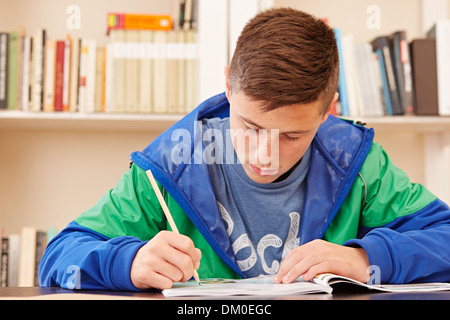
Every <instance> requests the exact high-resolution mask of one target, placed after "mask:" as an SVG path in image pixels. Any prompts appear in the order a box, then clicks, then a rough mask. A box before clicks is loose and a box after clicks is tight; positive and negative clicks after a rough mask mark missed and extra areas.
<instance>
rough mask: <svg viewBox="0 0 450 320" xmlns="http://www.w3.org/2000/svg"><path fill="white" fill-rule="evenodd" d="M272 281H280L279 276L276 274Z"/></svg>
mask: <svg viewBox="0 0 450 320" xmlns="http://www.w3.org/2000/svg"><path fill="white" fill-rule="evenodd" d="M273 282H275V283H279V282H280V278H279V277H278V275H276V276H275V277H274V278H273Z"/></svg>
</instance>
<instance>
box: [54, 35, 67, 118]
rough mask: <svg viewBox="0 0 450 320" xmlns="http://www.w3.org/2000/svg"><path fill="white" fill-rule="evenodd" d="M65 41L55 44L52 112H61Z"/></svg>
mask: <svg viewBox="0 0 450 320" xmlns="http://www.w3.org/2000/svg"><path fill="white" fill-rule="evenodd" d="M65 46H66V44H65V41H57V42H56V54H55V102H54V110H55V111H63V91H64V51H65Z"/></svg>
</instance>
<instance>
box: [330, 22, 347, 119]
mask: <svg viewBox="0 0 450 320" xmlns="http://www.w3.org/2000/svg"><path fill="white" fill-rule="evenodd" d="M334 34H335V37H336V44H337V47H338V52H339V71H340V72H339V83H338V92H339V102H340V105H341V108H340V109H341V112H340V114H341V115H343V116H349V115H350V110H349V108H348V94H347V80H346V78H345V71H344V70H345V67H344V55H343V52H342V50H343V48H342V32H341V29H339V28H335V29H334Z"/></svg>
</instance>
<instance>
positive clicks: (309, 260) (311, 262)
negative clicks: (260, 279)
mask: <svg viewBox="0 0 450 320" xmlns="http://www.w3.org/2000/svg"><path fill="white" fill-rule="evenodd" d="M317 263H319V261H318V260H317V258H316V257H315V256H311V255H310V256H306V257H304V258H303V259H302V260H300V261H299V262H298V263H297V264H295V265H294V266H293V267H292V268H291V270H289V271H288V272H287V273H286V275H285V276H284V277H283V278H282V279H281V281H282V282H283V283H292V282H293V281H294V280H296V279H297V278H299V277H300V276H303V275H304V273H305V272H306V271H308V270H309V269H311V268H312V267H313V266H315V265H316V264H317ZM303 279H304V280H306V279H305V278H304V277H303Z"/></svg>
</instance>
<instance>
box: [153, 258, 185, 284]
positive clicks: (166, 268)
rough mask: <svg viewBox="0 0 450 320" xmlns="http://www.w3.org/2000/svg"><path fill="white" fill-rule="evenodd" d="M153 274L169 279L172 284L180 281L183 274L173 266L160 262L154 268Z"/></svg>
mask: <svg viewBox="0 0 450 320" xmlns="http://www.w3.org/2000/svg"><path fill="white" fill-rule="evenodd" d="M153 268H154V272H156V273H158V274H160V275H162V276H164V277H166V278H168V279H170V280H171V281H172V282H179V281H182V279H183V277H184V274H183V272H182V271H181V270H180V269H179V268H178V267H176V266H174V265H173V264H171V263H169V262H167V261H161V263H159V264H158V265H156V266H154V267H153Z"/></svg>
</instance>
